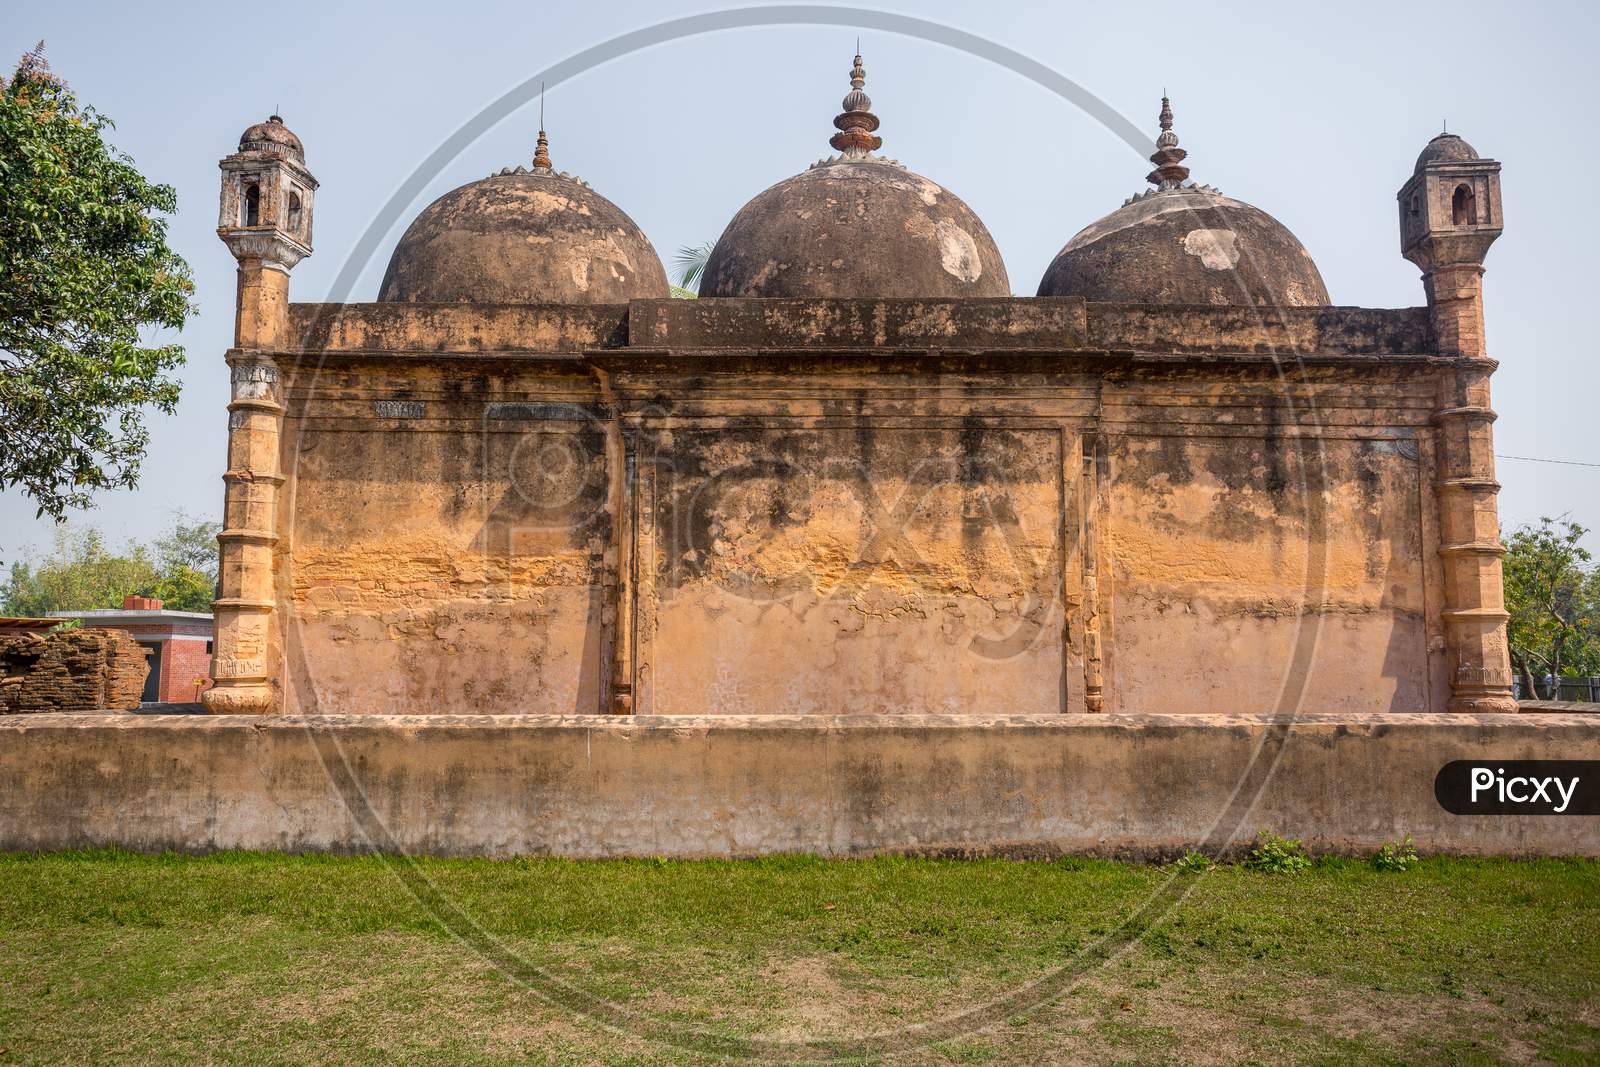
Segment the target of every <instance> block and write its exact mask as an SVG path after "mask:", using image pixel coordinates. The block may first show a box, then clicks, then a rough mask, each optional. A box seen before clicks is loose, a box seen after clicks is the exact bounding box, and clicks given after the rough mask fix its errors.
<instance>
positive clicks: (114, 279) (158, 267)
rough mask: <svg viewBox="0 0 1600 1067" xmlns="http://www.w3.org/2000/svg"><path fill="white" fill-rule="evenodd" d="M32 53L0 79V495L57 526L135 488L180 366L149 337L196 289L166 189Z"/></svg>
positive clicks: (180, 313) (170, 350)
mask: <svg viewBox="0 0 1600 1067" xmlns="http://www.w3.org/2000/svg"><path fill="white" fill-rule="evenodd" d="M43 50H44V43H43V42H40V44H39V47H38V48H36V49H34V50H33V51H32V52H29V53H27V54H25V55H24V56H23V57H22V61H21V63H20V64H19V65H18V67H17V70H16V73H15V74H14V75H13V76H12V77H11V79H10V80H9V81H5V80H3V79H0V488H8V487H11V486H19V487H21V489H22V491H23V492H25V493H26V494H28V496H30V497H31V498H32V499H33V501H34V502H35V503H36V504H37V505H38V514H40V515H45V514H48V515H51V516H52V517H54V518H56V519H58V520H59V519H61V518H62V516H63V514H64V513H65V511H66V510H67V509H68V508H75V507H86V506H88V504H89V503H90V500H91V496H92V494H93V493H94V491H96V490H99V489H106V488H112V487H117V486H133V485H134V484H136V483H137V481H138V478H139V463H140V461H141V460H142V459H143V458H144V453H145V445H146V442H147V440H148V432H147V431H146V429H145V427H144V423H143V418H144V413H145V409H146V408H147V407H154V408H155V409H157V410H159V411H163V412H171V411H172V410H173V408H174V406H175V405H176V404H177V402H178V382H177V380H176V379H174V378H172V377H171V376H170V375H171V372H172V371H173V370H175V369H176V368H177V367H179V366H181V365H182V363H183V349H182V348H180V347H179V346H178V345H175V344H169V345H151V344H147V343H146V341H145V338H146V336H147V335H148V333H149V331H151V330H152V329H161V328H165V329H172V330H175V329H178V328H180V327H181V326H183V324H184V321H185V320H186V318H187V317H188V316H189V314H190V313H191V312H192V311H193V308H192V305H191V303H190V296H191V294H192V293H193V291H194V286H193V283H192V282H191V281H190V276H189V267H188V265H187V264H186V263H184V261H183V260H182V258H180V257H179V256H178V254H177V253H176V252H174V251H173V250H172V249H171V248H169V247H168V246H167V240H166V238H167V223H166V221H165V220H164V219H163V218H162V217H161V216H162V215H166V214H170V213H171V212H173V211H174V210H175V209H176V206H177V197H176V194H175V193H174V192H173V190H172V187H171V186H167V185H154V184H151V183H150V182H148V181H146V180H145V178H144V177H143V176H142V175H141V174H140V173H139V172H138V171H137V170H136V169H134V166H133V161H132V160H131V159H130V158H128V157H127V156H126V155H124V154H123V153H121V152H119V151H117V150H116V149H114V148H112V147H110V146H109V145H107V144H106V142H105V140H104V139H103V137H102V134H103V132H104V131H105V130H107V129H109V128H110V127H111V121H110V120H109V119H107V118H106V117H105V116H103V115H101V114H99V113H98V112H96V111H95V110H94V109H93V108H90V107H79V105H78V103H77V101H76V99H75V98H74V96H73V94H72V92H71V91H70V90H69V89H68V88H67V86H66V83H64V82H63V81H61V80H60V79H59V78H57V77H55V76H54V75H53V74H51V73H50V67H49V64H48V63H46V62H45V59H44V55H43Z"/></svg>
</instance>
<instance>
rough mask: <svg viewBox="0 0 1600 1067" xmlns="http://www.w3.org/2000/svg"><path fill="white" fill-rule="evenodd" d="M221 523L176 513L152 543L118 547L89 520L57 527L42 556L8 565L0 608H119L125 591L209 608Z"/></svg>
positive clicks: (183, 607)
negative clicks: (170, 525) (84, 523)
mask: <svg viewBox="0 0 1600 1067" xmlns="http://www.w3.org/2000/svg"><path fill="white" fill-rule="evenodd" d="M220 528H221V527H220V526H219V525H218V524H217V523H215V522H195V521H192V520H190V519H188V518H187V517H186V516H183V515H181V514H180V515H178V516H177V517H176V519H175V520H174V522H173V528H172V529H171V530H170V531H169V532H168V533H166V534H164V535H163V536H161V537H159V538H157V539H156V541H155V543H154V545H153V546H146V545H141V544H137V543H130V544H129V545H127V546H126V547H125V548H124V549H123V550H122V551H120V552H118V551H113V550H112V549H111V548H109V547H108V546H107V545H106V542H105V538H104V537H103V536H102V535H101V533H100V531H99V530H96V529H95V528H94V527H92V526H85V527H73V526H67V525H62V526H58V527H57V528H56V531H55V544H54V546H53V547H52V549H51V551H50V552H49V553H48V554H47V555H45V556H44V557H43V558H41V559H38V560H33V561H19V562H16V563H13V564H12V565H11V569H10V574H9V576H8V577H7V579H6V581H5V582H4V583H3V584H0V615H23V616H32V617H43V616H46V615H49V614H50V613H52V612H56V611H94V610H96V609H99V608H120V607H121V606H122V598H123V597H125V596H128V595H130V594H133V595H137V596H153V597H156V598H157V599H159V600H161V601H162V604H163V606H164V607H166V608H169V609H171V610H172V611H210V610H211V600H212V596H213V593H214V590H215V589H216V584H217V531H218V530H219V529H220Z"/></svg>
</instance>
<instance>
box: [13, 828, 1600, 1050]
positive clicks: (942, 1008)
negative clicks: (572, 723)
mask: <svg viewBox="0 0 1600 1067" xmlns="http://www.w3.org/2000/svg"><path fill="white" fill-rule="evenodd" d="M1130 917H1132V921H1131V922H1130ZM1597 987H1600V863H1596V862H1588V861H1552V860H1545V861H1526V862H1524V861H1512V860H1492V861H1489V860H1449V859H1430V860H1424V861H1423V862H1422V863H1421V864H1420V865H1419V866H1417V867H1416V868H1414V869H1412V870H1410V871H1407V872H1404V873H1382V872H1379V871H1377V870H1375V869H1374V868H1373V867H1372V866H1371V865H1370V864H1367V863H1364V862H1359V861H1354V860H1322V861H1319V862H1317V863H1316V864H1315V865H1314V866H1313V867H1312V868H1311V869H1310V870H1309V871H1306V872H1303V873H1301V874H1298V875H1274V874H1265V873H1256V872H1253V871H1247V870H1244V869H1242V868H1238V867H1231V866H1228V867H1221V868H1218V869H1216V870H1213V871H1211V872H1209V873H1206V874H1199V875H1193V874H1187V875H1175V874H1174V873H1173V872H1172V871H1171V869H1170V868H1159V867H1149V866H1139V865H1133V864H1118V863H1109V862H1088V861H1070V860H1068V861H1059V862H1053V863H1044V862H1039V863H1019V862H1008V861H1001V860H995V861H943V860H912V859H867V860H826V861H825V860H812V859H776V860H766V861H755V862H695V863H687V862H685V863H677V862H566V861H560V860H543V859H538V860H521V861H472V860H459V861H452V860H424V861H418V862H409V861H406V862H395V863H389V862H386V861H384V860H382V859H379V858H370V857H369V858H353V859H351V858H331V857H287V856H272V855H255V854H223V855H216V856H210V857H205V858H188V857H174V856H159V857H145V856H132V855H126V854H121V853H107V852H97V853H88V854H70V855H52V856H0V1063H29V1062H32V1063H43V1062H51V1063H64V1062H70V1063H89V1062H94V1063H147V1062H152V1061H155V1062H164V1061H165V1062H181V1063H208V1062H226V1063H312V1062H339V1063H379V1062H404V1063H513V1062H516V1063H522V1062H532V1063H562V1064H565V1063H639V1064H651V1063H713V1062H726V1059H725V1057H726V1056H730V1055H732V1056H738V1055H749V1056H756V1057H762V1058H767V1059H774V1060H791V1061H792V1060H800V1059H807V1058H810V1059H818V1058H827V1057H830V1056H831V1057H837V1058H843V1059H845V1060H846V1061H847V1062H891V1063H916V1064H921V1063H1037V1062H1079V1061H1088V1062H1105V1063H1118V1062H1130V1063H1168V1062H1200V1063H1204V1062H1212V1063H1236V1062H1250V1061H1254V1062H1260V1063H1282V1062H1306V1063H1346V1062H1348V1063H1502V1062H1529V1061H1548V1062H1555V1063H1569V1064H1576V1063H1596V1062H1600V988H1597Z"/></svg>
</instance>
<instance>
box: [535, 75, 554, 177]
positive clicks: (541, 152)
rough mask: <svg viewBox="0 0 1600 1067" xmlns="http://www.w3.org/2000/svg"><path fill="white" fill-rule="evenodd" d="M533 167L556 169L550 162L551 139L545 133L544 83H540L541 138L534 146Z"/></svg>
mask: <svg viewBox="0 0 1600 1067" xmlns="http://www.w3.org/2000/svg"><path fill="white" fill-rule="evenodd" d="M533 169H534V170H554V169H555V168H554V167H553V166H551V164H550V139H549V138H548V137H546V136H545V135H544V83H543V82H540V83H539V139H538V141H536V142H535V143H534V148H533Z"/></svg>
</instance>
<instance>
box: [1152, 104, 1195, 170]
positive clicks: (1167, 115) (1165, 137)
mask: <svg viewBox="0 0 1600 1067" xmlns="http://www.w3.org/2000/svg"><path fill="white" fill-rule="evenodd" d="M1188 154H1189V153H1187V152H1185V151H1184V150H1183V149H1181V148H1179V147H1178V135H1177V134H1175V133H1173V132H1172V102H1171V101H1170V100H1168V99H1167V97H1166V94H1165V92H1163V94H1162V97H1161V136H1159V137H1157V138H1156V150H1155V153H1154V154H1153V155H1152V156H1151V157H1150V162H1152V163H1154V164H1155V165H1156V169H1155V170H1153V171H1151V172H1150V173H1149V174H1147V175H1145V179H1144V180H1145V181H1147V182H1149V183H1150V184H1151V185H1154V186H1157V187H1159V188H1162V189H1166V188H1169V187H1172V186H1178V185H1182V184H1183V183H1184V182H1185V181H1187V180H1188V179H1189V168H1188V167H1185V166H1181V165H1180V164H1182V163H1183V160H1184V157H1185V156H1187V155H1188Z"/></svg>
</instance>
